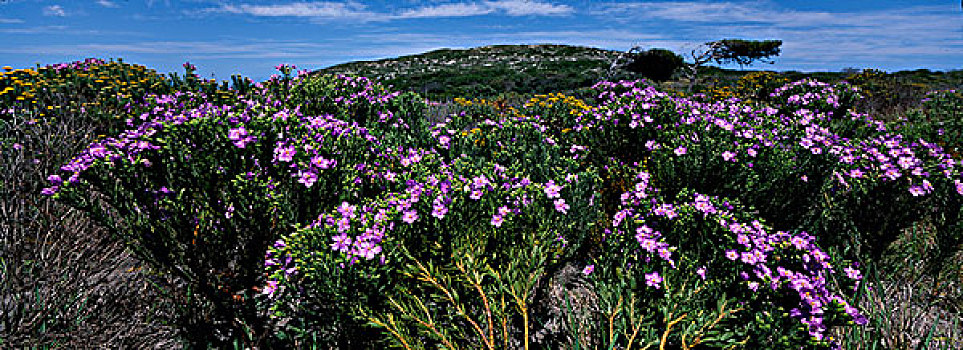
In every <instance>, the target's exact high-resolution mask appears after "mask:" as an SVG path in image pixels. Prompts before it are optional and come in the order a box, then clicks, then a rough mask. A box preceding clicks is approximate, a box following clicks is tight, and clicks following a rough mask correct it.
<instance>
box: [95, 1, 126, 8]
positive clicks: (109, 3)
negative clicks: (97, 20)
mask: <svg viewBox="0 0 963 350" xmlns="http://www.w3.org/2000/svg"><path fill="white" fill-rule="evenodd" d="M97 5H100V6H103V7H109V8H118V7H120V5H117V4H116V3H114V2H113V1H110V0H97Z"/></svg>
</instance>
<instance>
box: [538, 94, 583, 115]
mask: <svg viewBox="0 0 963 350" xmlns="http://www.w3.org/2000/svg"><path fill="white" fill-rule="evenodd" d="M536 106H537V107H541V108H556V107H559V108H567V109H568V111H569V114H573V115H575V114H579V113H583V112H585V111H588V110H591V109H592V107H589V106H588V105H587V104H585V101H582V100H580V99H577V98H575V97H572V96H568V95H565V94H562V93H555V92H553V93H550V94H548V95H535V97H532V98H531V99H529V100H528V102H526V103H525V107H526V108H533V107H536Z"/></svg>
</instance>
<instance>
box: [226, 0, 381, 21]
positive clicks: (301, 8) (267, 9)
mask: <svg viewBox="0 0 963 350" xmlns="http://www.w3.org/2000/svg"><path fill="white" fill-rule="evenodd" d="M364 8H365V6H364V5H362V4H356V3H339V2H294V3H289V4H278V5H247V4H241V5H221V7H220V8H216V9H209V10H208V12H226V13H235V14H247V15H251V16H257V17H311V18H357V17H367V16H370V15H371V13H370V12H367V11H365V10H364Z"/></svg>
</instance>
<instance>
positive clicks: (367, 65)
mask: <svg viewBox="0 0 963 350" xmlns="http://www.w3.org/2000/svg"><path fill="white" fill-rule="evenodd" d="M620 55H621V53H620V52H619V51H611V50H603V49H598V48H590V47H580V46H568V45H492V46H483V47H477V48H471V49H462V50H459V49H440V50H434V51H430V52H426V53H423V54H418V55H410V56H402V57H398V58H391V59H383V60H377V61H359V62H350V63H344V64H339V65H336V66H332V67H328V68H325V69H322V70H319V71H318V73H334V74H356V75H362V76H367V77H369V78H373V79H377V80H380V81H381V82H383V83H385V84H388V85H392V86H394V87H395V88H397V89H400V90H407V91H415V92H418V93H421V94H423V95H425V96H428V97H432V98H452V97H461V96H491V95H496V94H498V93H512V92H514V93H521V94H526V93H548V92H556V91H566V90H575V89H578V88H582V87H588V86H591V85H592V84H594V83H595V82H597V81H599V80H601V79H605V78H606V77H609V78H619V79H627V78H637V77H635V76H633V75H632V74H631V73H629V72H623V71H617V72H615V73H616V74H614V75H609V74H608V72H609V67H611V65H612V62H614V61H615V60H617V59H618V57H619V56H620Z"/></svg>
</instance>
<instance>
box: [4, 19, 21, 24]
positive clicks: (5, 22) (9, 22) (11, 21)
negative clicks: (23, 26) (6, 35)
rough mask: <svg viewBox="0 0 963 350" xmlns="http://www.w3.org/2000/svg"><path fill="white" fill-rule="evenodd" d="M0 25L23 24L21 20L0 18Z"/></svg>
mask: <svg viewBox="0 0 963 350" xmlns="http://www.w3.org/2000/svg"><path fill="white" fill-rule="evenodd" d="M0 23H2V24H13V23H23V20H22V19H19V18H2V17H0Z"/></svg>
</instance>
